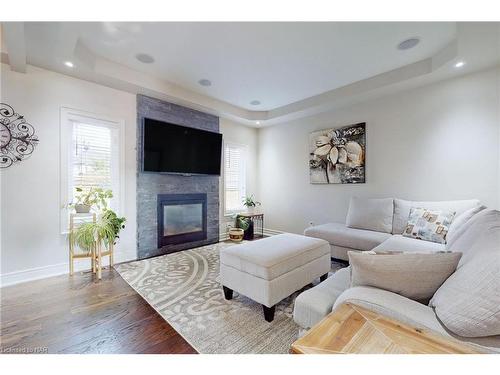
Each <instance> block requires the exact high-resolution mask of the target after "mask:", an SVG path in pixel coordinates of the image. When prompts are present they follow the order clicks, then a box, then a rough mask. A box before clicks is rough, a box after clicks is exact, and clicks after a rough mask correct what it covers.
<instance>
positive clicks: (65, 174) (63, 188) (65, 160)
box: [59, 107, 125, 235]
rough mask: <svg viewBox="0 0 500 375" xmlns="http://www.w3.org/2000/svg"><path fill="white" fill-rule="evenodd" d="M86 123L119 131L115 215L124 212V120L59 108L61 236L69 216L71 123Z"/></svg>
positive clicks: (65, 230)
mask: <svg viewBox="0 0 500 375" xmlns="http://www.w3.org/2000/svg"><path fill="white" fill-rule="evenodd" d="M75 121H77V122H86V123H88V124H93V123H94V124H102V123H103V122H105V123H109V124H110V125H111V126H114V127H116V128H117V129H118V131H119V135H118V136H119V144H118V147H119V149H118V158H119V160H118V169H119V175H120V178H119V185H120V186H119V192H118V194H119V201H118V206H119V209H118V212H117V214H119V215H123V214H124V212H125V120H122V119H117V118H114V117H110V116H106V115H100V114H95V113H92V112H87V111H82V110H78V109H73V108H67V107H61V111H60V132H59V147H60V153H59V160H60V170H59V173H60V187H59V197H60V215H59V217H60V231H61V234H63V235H64V234H67V233H68V228H69V220H68V219H69V215H68V209H67V207H66V206H67V204H68V203H69V199H70V198H69V195H68V183H69V151H70V145H71V141H70V139H69V135H70V134H71V126H72V125H73V122H75Z"/></svg>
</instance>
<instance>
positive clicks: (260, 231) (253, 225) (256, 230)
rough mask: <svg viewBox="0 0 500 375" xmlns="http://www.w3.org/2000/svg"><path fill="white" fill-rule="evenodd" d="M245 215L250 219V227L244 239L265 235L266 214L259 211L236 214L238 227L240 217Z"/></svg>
mask: <svg viewBox="0 0 500 375" xmlns="http://www.w3.org/2000/svg"><path fill="white" fill-rule="evenodd" d="M239 217H243V218H245V219H247V220H248V221H249V224H250V226H249V228H248V229H247V230H246V231H245V234H244V236H243V239H245V240H253V239H254V238H263V237H264V214H263V213H261V212H259V213H247V212H245V213H242V214H238V215H236V227H237V228H239V227H238V218H239Z"/></svg>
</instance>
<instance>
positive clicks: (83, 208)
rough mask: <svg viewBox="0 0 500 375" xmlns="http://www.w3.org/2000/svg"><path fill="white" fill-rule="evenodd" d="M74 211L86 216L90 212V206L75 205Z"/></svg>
mask: <svg viewBox="0 0 500 375" xmlns="http://www.w3.org/2000/svg"><path fill="white" fill-rule="evenodd" d="M75 211H76V213H77V214H88V213H89V212H90V206H87V205H86V204H75Z"/></svg>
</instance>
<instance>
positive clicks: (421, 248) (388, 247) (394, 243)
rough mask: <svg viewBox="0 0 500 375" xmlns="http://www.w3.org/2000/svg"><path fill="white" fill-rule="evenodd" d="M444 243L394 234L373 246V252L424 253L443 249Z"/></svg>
mask: <svg viewBox="0 0 500 375" xmlns="http://www.w3.org/2000/svg"><path fill="white" fill-rule="evenodd" d="M444 249H445V245H443V244H440V243H435V242H429V241H422V240H417V239H415V238H409V237H404V236H402V235H400V234H395V235H394V236H392V237H391V238H389V239H387V240H386V241H384V242H382V243H381V244H380V245H378V246H377V247H375V248H374V249H373V250H374V251H375V252H384V251H385V252H387V251H404V252H405V253H411V252H414V253H424V252H433V251H434V252H438V251H444Z"/></svg>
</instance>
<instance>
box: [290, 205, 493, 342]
mask: <svg viewBox="0 0 500 375" xmlns="http://www.w3.org/2000/svg"><path fill="white" fill-rule="evenodd" d="M373 201H374V202H367V201H366V200H365V201H363V200H360V201H356V200H355V199H354V200H352V201H351V205H350V209H349V213H348V215H347V220H346V224H340V223H330V224H324V225H319V226H316V227H311V228H308V229H307V230H306V231H305V235H307V236H311V237H317V238H322V239H325V240H327V241H328V242H329V243H330V246H331V254H332V257H334V258H340V259H346V260H347V259H348V256H347V252H348V251H367V250H375V251H380V250H383V251H403V252H429V251H431V252H432V251H452V252H462V253H463V255H462V258H461V259H460V262H459V264H458V267H457V270H456V271H455V272H454V273H453V274H452V275H451V276H450V277H449V278H448V279H447V280H446V281H445V282H444V283H443V284H442V285H441V287H440V288H439V289H438V290H437V291H436V292H435V294H434V296H433V297H432V299H431V300H430V302H429V303H428V304H423V303H420V302H417V301H414V300H411V299H409V298H406V297H403V296H401V295H398V294H396V293H393V292H390V291H386V290H382V289H378V288H375V287H369V286H357V287H351V275H350V267H347V268H344V269H341V270H339V271H337V272H336V273H335V274H334V275H333V276H331V277H329V278H328V279H327V280H325V281H324V282H322V283H320V284H318V285H317V286H315V287H313V288H311V289H309V290H307V291H305V292H303V293H301V294H300V295H299V296H298V297H297V299H296V301H295V306H294V312H293V316H294V320H295V322H296V323H297V324H298V325H299V326H300V327H302V328H303V329H309V328H310V327H312V326H313V325H314V324H316V323H318V322H319V321H320V320H321V319H322V318H323V317H325V316H326V315H327V314H328V313H330V312H331V311H333V310H335V308H336V307H338V306H340V305H341V304H342V303H345V302H352V303H355V304H358V305H361V306H363V307H366V308H369V309H371V310H374V311H376V312H380V313H382V314H384V315H386V316H389V317H392V318H394V319H397V320H400V321H403V322H406V323H409V324H411V325H413V326H416V327H420V328H424V329H430V330H433V331H436V332H438V333H441V334H444V335H450V336H453V337H456V338H458V339H460V340H463V341H467V342H470V343H473V344H477V345H480V346H482V347H484V348H487V349H488V350H492V351H500V349H499V348H500V212H499V211H496V210H492V209H487V208H486V207H484V206H480V203H479V201H477V200H463V201H446V202H412V201H404V200H400V199H394V200H392V199H388V200H373ZM356 206H357V207H356ZM377 206H378V207H377ZM391 206H392V219H390V207H391ZM411 207H423V208H427V209H433V210H446V209H452V210H454V211H456V215H455V218H454V220H453V222H452V224H451V225H450V228H449V231H448V233H447V237H446V243H445V244H439V243H434V242H429V241H423V240H418V239H413V238H408V237H404V236H402V235H401V234H402V233H403V230H404V228H405V225H406V221H407V218H408V215H409V211H410V208H411ZM363 210H365V213H364V214H363V213H362V211H363ZM355 211H358V212H355ZM377 215H380V220H378V222H377V219H376V218H377ZM389 222H390V226H389ZM354 226H358V227H363V228H354ZM366 228H374V229H378V230H370V229H366Z"/></svg>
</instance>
